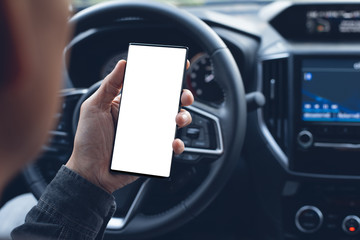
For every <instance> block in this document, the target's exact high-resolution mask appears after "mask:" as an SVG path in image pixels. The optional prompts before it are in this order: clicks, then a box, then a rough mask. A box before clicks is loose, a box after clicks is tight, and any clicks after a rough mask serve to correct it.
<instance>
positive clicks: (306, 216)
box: [295, 206, 323, 233]
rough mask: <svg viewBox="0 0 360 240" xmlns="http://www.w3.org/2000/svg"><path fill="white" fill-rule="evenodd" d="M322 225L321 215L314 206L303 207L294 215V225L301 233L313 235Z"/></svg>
mask: <svg viewBox="0 0 360 240" xmlns="http://www.w3.org/2000/svg"><path fill="white" fill-rule="evenodd" d="M322 223H323V214H322V213H321V211H320V210H319V209H318V208H317V207H314V206H303V207H301V208H300V209H299V210H298V211H297V212H296V215H295V225H296V227H297V229H298V230H299V231H301V232H303V233H314V232H316V231H317V230H319V228H320V227H321V225H322Z"/></svg>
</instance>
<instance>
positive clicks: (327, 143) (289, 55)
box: [259, 2, 360, 240]
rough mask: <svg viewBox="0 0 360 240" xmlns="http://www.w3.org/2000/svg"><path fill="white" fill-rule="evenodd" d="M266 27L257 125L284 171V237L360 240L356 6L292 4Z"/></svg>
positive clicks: (359, 13) (359, 10)
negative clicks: (262, 104)
mask: <svg viewBox="0 0 360 240" xmlns="http://www.w3.org/2000/svg"><path fill="white" fill-rule="evenodd" d="M267 14H268V15H271V14H269V13H267ZM265 15H266V14H265ZM268 22H269V24H270V25H271V27H272V29H273V30H275V33H272V32H271V31H269V32H266V33H265V35H266V37H267V38H268V39H276V38H278V39H277V40H274V41H273V42H271V41H270V40H269V43H264V45H266V44H268V45H267V46H264V47H263V49H262V50H261V54H260V58H261V61H260V71H259V72H260V73H261V83H260V85H261V90H262V92H263V93H264V96H265V98H266V105H265V107H264V108H263V109H262V111H261V115H260V119H261V120H260V121H259V122H260V125H261V124H264V126H265V127H264V128H262V136H263V138H264V139H266V142H267V145H268V146H269V148H270V149H271V151H270V152H271V154H272V155H273V156H274V158H275V159H276V160H277V161H278V162H279V163H280V165H281V166H282V167H283V169H285V175H284V177H282V178H281V180H278V181H279V182H278V183H279V184H281V185H282V190H281V193H278V194H280V195H281V196H280V197H279V198H278V199H275V198H274V199H275V200H274V202H275V203H276V201H277V200H279V199H280V201H281V205H280V206H281V215H280V216H281V223H282V237H283V238H284V239H285V240H297V239H316V240H318V239H336V240H353V239H360V43H359V39H360V4H354V3H349V4H347V3H343V2H342V3H337V4H336V3H324V2H323V3H318V4H309V3H291V4H289V5H287V6H285V7H284V9H283V10H282V11H281V12H279V13H277V14H273V16H272V17H270V19H269V20H268ZM272 34H273V35H272ZM267 38H266V39H267ZM259 112H260V111H259ZM262 174H263V175H264V174H266V172H262ZM269 180H271V179H269ZM260 188H261V187H260ZM268 188H269V187H268ZM262 191H264V189H262ZM265 204H266V203H265Z"/></svg>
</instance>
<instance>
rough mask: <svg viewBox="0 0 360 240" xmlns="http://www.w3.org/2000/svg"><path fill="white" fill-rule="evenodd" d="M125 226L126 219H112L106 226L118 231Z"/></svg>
mask: <svg viewBox="0 0 360 240" xmlns="http://www.w3.org/2000/svg"><path fill="white" fill-rule="evenodd" d="M123 225H124V218H116V217H112V218H111V219H110V221H109V222H108V225H107V226H106V229H110V230H117V229H120V228H122V226H123Z"/></svg>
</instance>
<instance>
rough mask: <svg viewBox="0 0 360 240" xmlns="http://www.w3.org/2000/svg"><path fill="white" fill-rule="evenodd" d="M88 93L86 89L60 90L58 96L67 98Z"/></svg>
mask: <svg viewBox="0 0 360 240" xmlns="http://www.w3.org/2000/svg"><path fill="white" fill-rule="evenodd" d="M87 92H88V89H87V88H65V89H62V90H60V92H59V93H60V96H62V97H67V96H71V95H77V94H85V93H87Z"/></svg>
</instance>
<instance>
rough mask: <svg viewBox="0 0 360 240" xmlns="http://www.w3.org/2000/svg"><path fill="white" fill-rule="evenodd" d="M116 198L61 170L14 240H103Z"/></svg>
mask: <svg viewBox="0 0 360 240" xmlns="http://www.w3.org/2000/svg"><path fill="white" fill-rule="evenodd" d="M115 208H116V206H115V199H114V197H113V196H112V195H111V194H109V193H107V192H105V191H104V190H103V189H101V188H99V187H97V186H95V185H93V184H92V183H90V182H89V181H87V180H85V179H84V178H82V177H81V176H80V175H78V174H77V173H75V172H73V171H71V170H70V169H68V168H67V167H65V166H62V167H61V169H60V170H59V172H58V173H57V175H56V176H55V178H54V179H53V181H52V182H51V183H50V184H49V185H48V187H47V188H46V190H45V192H44V194H43V195H42V196H41V198H40V199H39V202H38V204H37V205H36V206H34V207H33V208H32V209H31V210H30V212H29V213H28V214H27V216H26V218H25V223H24V224H23V225H21V226H19V227H17V228H15V229H14V230H13V231H12V233H11V236H12V238H13V239H15V240H18V239H102V238H103V234H104V230H105V227H106V225H107V223H108V221H109V220H110V218H111V217H112V215H113V213H114V211H115Z"/></svg>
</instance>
